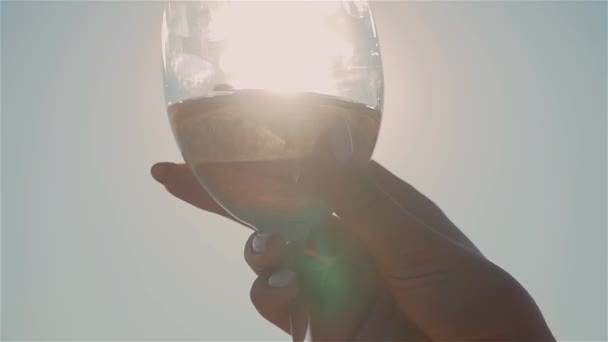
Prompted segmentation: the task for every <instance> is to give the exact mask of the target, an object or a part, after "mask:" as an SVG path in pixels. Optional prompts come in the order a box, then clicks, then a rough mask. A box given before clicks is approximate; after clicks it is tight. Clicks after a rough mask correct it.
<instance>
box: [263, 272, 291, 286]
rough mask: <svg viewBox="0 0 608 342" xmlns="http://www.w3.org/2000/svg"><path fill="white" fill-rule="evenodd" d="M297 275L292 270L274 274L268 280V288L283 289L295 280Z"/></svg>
mask: <svg viewBox="0 0 608 342" xmlns="http://www.w3.org/2000/svg"><path fill="white" fill-rule="evenodd" d="M295 275H296V274H295V273H294V272H293V271H290V270H281V271H277V272H275V273H273V274H272V275H271V276H270V278H268V286H270V287H283V286H285V285H287V284H289V282H290V281H291V279H293V277H294V276H295Z"/></svg>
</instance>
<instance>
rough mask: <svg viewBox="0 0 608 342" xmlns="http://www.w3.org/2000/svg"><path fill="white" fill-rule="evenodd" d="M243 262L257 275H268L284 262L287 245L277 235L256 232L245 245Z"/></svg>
mask: <svg viewBox="0 0 608 342" xmlns="http://www.w3.org/2000/svg"><path fill="white" fill-rule="evenodd" d="M244 256H245V261H246V262H247V264H248V265H249V267H251V269H252V270H253V271H254V272H256V273H257V274H268V273H270V272H272V271H273V270H274V269H277V268H279V267H280V266H281V265H283V264H284V263H285V262H286V259H287V245H286V243H285V240H283V239H282V238H281V236H280V235H279V234H272V233H270V232H256V233H253V234H251V236H250V237H249V239H248V240H247V243H246V244H245V252H244Z"/></svg>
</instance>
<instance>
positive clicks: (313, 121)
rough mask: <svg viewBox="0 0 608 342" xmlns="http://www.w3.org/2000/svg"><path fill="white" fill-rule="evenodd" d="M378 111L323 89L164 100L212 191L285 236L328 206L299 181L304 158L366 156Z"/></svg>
mask: <svg viewBox="0 0 608 342" xmlns="http://www.w3.org/2000/svg"><path fill="white" fill-rule="evenodd" d="M380 116H381V115H380V112H379V111H376V110H373V109H371V108H369V107H366V106H364V105H362V104H358V103H353V102H349V101H344V100H342V99H339V98H336V97H331V96H327V95H319V94H313V93H298V94H281V93H273V92H266V91H257V90H256V91H239V92H232V93H222V94H218V95H215V96H212V97H204V98H195V99H190V100H187V101H183V102H180V103H175V104H172V105H171V106H170V107H169V117H170V121H171V125H172V127H173V132H174V135H175V137H176V139H177V142H178V145H179V147H180V150H181V152H182V155H183V157H184V159H185V161H186V163H187V164H188V165H189V166H190V169H191V170H192V171H193V173H194V174H195V176H196V177H197V179H198V180H199V182H200V183H201V184H202V185H203V186H204V187H205V189H206V190H207V191H208V192H209V193H210V194H211V196H212V197H213V198H214V199H215V200H216V201H218V203H219V204H220V205H221V206H222V207H224V209H226V210H227V211H228V212H230V213H231V214H232V215H234V216H235V217H236V218H238V219H239V220H241V221H243V222H244V223H246V224H249V225H250V226H252V227H253V228H255V229H259V230H267V231H279V232H280V233H281V234H283V236H284V237H285V238H287V239H290V240H293V239H299V238H301V237H304V236H306V234H307V232H308V228H310V227H311V226H314V225H317V224H320V223H321V221H322V220H324V219H325V218H326V217H327V215H329V214H330V212H329V210H328V209H327V207H326V206H325V205H324V203H323V201H322V200H321V199H320V198H318V197H317V196H315V195H314V193H313V192H312V191H311V189H310V186H307V185H306V184H304V182H302V181H301V179H302V176H303V174H302V173H303V172H306V171H305V170H304V168H303V164H304V163H305V162H306V160H310V159H311V158H313V157H314V156H313V154H314V153H318V151H321V150H324V149H329V150H330V151H331V152H332V153H333V154H334V155H336V158H338V159H344V160H347V159H348V160H354V161H355V162H359V163H366V162H367V161H369V159H370V157H371V154H372V151H373V148H374V145H375V142H376V138H377V136H378V131H379V126H380ZM321 141H322V142H321ZM326 145H327V146H326Z"/></svg>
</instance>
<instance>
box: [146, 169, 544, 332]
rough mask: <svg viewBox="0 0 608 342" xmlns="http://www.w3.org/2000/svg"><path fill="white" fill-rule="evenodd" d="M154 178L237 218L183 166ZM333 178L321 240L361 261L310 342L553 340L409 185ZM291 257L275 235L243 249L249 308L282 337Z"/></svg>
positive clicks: (292, 287)
mask: <svg viewBox="0 0 608 342" xmlns="http://www.w3.org/2000/svg"><path fill="white" fill-rule="evenodd" d="M345 170H347V169H345ZM152 174H153V176H154V178H155V179H156V180H157V181H159V182H160V183H162V184H164V185H165V187H166V188H167V190H168V191H169V192H170V193H172V194H173V195H174V196H176V197H178V198H180V199H182V200H185V201H186V202H188V203H191V204H193V205H195V206H197V207H199V208H201V209H204V210H207V211H210V212H214V213H216V214H220V215H223V216H226V217H228V218H231V219H233V218H232V217H231V216H230V215H229V214H228V213H226V212H225V211H224V210H223V209H222V208H221V207H219V206H218V205H217V204H216V203H215V202H214V201H213V200H212V199H211V197H210V196H209V195H208V194H207V193H206V192H205V191H204V190H203V189H202V187H200V186H199V185H198V183H197V182H196V180H195V179H194V177H193V176H192V174H191V173H190V172H189V170H188V168H187V167H186V166H185V165H183V164H181V165H177V164H171V163H159V164H157V165H155V166H154V167H153V169H152ZM328 174H329V173H328ZM331 174H334V175H337V174H339V175H341V176H340V177H326V184H323V185H322V186H320V187H319V188H320V190H321V191H322V192H323V196H324V197H325V198H326V199H327V201H328V202H329V203H330V205H331V206H332V209H333V210H334V211H335V212H336V213H337V214H338V215H339V217H340V219H337V218H332V219H331V220H330V222H328V229H327V231H329V232H330V234H333V235H337V237H336V240H340V241H343V248H344V249H346V250H352V251H356V252H357V253H352V254H351V255H352V256H353V257H352V258H350V264H351V267H347V269H348V270H351V271H349V272H347V275H348V277H351V278H352V280H353V281H352V282H350V285H351V286H350V287H351V288H352V290H351V291H350V292H349V293H350V294H351V295H352V297H351V299H350V301H348V303H350V306H349V307H348V310H344V312H342V314H341V315H338V316H339V317H337V318H335V317H334V318H333V319H332V320H320V319H315V318H314V317H313V318H312V319H313V321H312V329H313V337H314V338H315V339H318V340H347V339H348V340H350V339H355V340H441V341H470V340H519V341H524V340H525V341H538V340H554V338H553V336H552V334H551V332H550V330H549V329H548V327H547V325H546V323H545V321H544V319H543V317H542V314H541V312H540V310H539V309H538V307H537V306H536V304H535V303H534V301H533V299H532V298H531V297H530V295H529V294H528V293H527V292H526V291H525V289H523V287H522V286H521V285H520V284H519V283H518V282H517V281H516V280H515V279H514V278H512V277H511V276H510V275H509V274H508V273H507V272H505V271H504V270H502V269H501V268H499V267H498V266H496V265H494V264H493V263H492V262H490V261H489V260H488V259H487V258H485V257H484V256H483V255H482V254H481V252H480V251H479V250H478V249H477V248H476V247H475V246H474V245H473V243H472V242H471V241H470V240H469V239H468V238H467V237H466V236H465V235H464V234H463V233H462V232H461V231H460V230H459V229H458V228H457V227H456V226H455V225H454V224H453V223H452V222H450V220H449V219H448V218H447V217H446V216H445V215H444V214H443V213H442V211H441V210H440V209H439V208H438V207H437V206H436V205H435V204H434V203H433V202H431V201H430V200H429V199H428V198H426V197H425V196H424V195H422V194H421V193H419V192H418V191H416V190H415V189H414V188H413V187H412V186H410V185H409V184H407V183H405V182H403V181H402V180H400V179H399V178H397V177H395V176H394V175H392V174H391V173H390V172H388V171H387V170H385V169H384V168H382V167H381V166H380V165H378V164H377V163H375V162H371V163H370V164H369V167H368V168H367V170H363V171H360V170H357V171H354V172H348V173H346V172H332V173H331ZM349 246H350V247H349ZM290 253H291V251H290V249H289V248H288V247H287V246H286V245H285V243H284V242H283V241H282V240H281V239H280V237H279V236H276V235H272V236H269V235H267V234H263V233H254V234H253V235H252V237H251V238H250V239H249V240H248V241H247V244H246V247H245V259H246V260H247V262H248V264H249V265H250V266H251V267H252V269H253V270H254V271H255V272H256V273H257V274H258V278H257V279H256V281H255V282H254V284H253V286H252V290H251V298H252V301H253V303H254V305H255V306H256V308H257V309H258V311H259V312H260V314H261V315H262V316H264V317H265V318H266V319H268V320H269V321H271V322H272V323H274V324H275V325H277V326H278V327H280V328H281V329H283V330H285V331H286V332H288V333H290V332H291V331H292V328H295V327H292V326H291V322H290V319H289V318H290V313H292V312H293V308H294V302H295V301H296V299H297V294H298V291H299V285H300V283H299V278H298V274H296V273H295V272H294V270H290V269H286V268H285V267H286V266H285V261H286V260H287V259H289V255H290ZM368 258H369V259H368ZM366 260H371V262H367V261H366Z"/></svg>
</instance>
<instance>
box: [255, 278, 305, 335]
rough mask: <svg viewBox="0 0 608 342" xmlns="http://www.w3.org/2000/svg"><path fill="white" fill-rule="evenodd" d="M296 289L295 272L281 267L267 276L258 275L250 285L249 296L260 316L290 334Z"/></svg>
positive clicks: (297, 288)
mask: <svg viewBox="0 0 608 342" xmlns="http://www.w3.org/2000/svg"><path fill="white" fill-rule="evenodd" d="M298 290H299V282H298V277H297V274H296V273H295V272H293V271H291V270H289V269H282V270H277V271H275V272H273V273H272V274H270V275H269V276H266V275H261V276H259V277H258V278H257V279H256V280H255V281H254V283H253V285H252V287H251V292H250V298H251V302H252V303H253V306H255V308H256V310H257V311H258V312H259V313H260V315H262V317H264V318H265V319H267V320H268V321H270V322H271V323H273V324H274V325H276V326H277V327H279V328H281V329H283V330H284V331H285V332H287V333H288V334H290V333H291V324H290V312H291V309H292V307H293V305H294V303H295V301H296V298H297V295H298Z"/></svg>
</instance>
